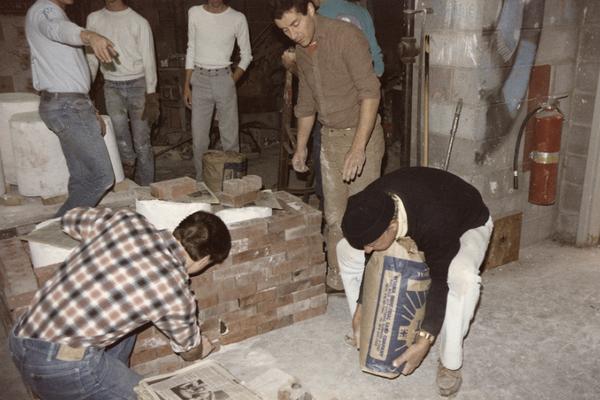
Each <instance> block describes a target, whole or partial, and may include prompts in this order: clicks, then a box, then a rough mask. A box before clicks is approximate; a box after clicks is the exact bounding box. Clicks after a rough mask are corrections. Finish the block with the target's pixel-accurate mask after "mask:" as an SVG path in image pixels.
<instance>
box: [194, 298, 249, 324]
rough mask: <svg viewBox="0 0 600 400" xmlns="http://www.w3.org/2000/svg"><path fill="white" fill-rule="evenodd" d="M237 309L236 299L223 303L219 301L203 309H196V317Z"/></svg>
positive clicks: (212, 315)
mask: <svg viewBox="0 0 600 400" xmlns="http://www.w3.org/2000/svg"><path fill="white" fill-rule="evenodd" d="M237 309H239V305H238V302H237V300H231V301H227V302H224V303H219V304H217V305H216V306H214V307H210V308H207V309H204V310H198V318H200V319H201V320H204V319H207V318H211V317H216V316H219V315H222V314H225V313H228V312H232V311H234V310H237Z"/></svg>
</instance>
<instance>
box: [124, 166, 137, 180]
mask: <svg viewBox="0 0 600 400" xmlns="http://www.w3.org/2000/svg"><path fill="white" fill-rule="evenodd" d="M123 175H125V178H127V179H130V180H134V178H135V162H134V163H127V162H124V163H123Z"/></svg>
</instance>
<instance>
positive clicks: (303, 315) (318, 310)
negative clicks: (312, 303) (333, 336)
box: [293, 304, 327, 322]
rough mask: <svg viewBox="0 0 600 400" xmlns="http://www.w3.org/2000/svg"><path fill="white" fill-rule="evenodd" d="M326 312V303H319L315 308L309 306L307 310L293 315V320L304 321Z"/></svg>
mask: <svg viewBox="0 0 600 400" xmlns="http://www.w3.org/2000/svg"><path fill="white" fill-rule="evenodd" d="M326 312H327V305H326V304H325V305H321V306H318V307H315V308H309V309H308V310H304V311H300V312H298V313H296V314H294V315H293V318H294V322H300V321H304V320H306V319H309V318H314V317H318V316H319V315H323V314H325V313H326Z"/></svg>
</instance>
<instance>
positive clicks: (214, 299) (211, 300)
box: [196, 294, 219, 309]
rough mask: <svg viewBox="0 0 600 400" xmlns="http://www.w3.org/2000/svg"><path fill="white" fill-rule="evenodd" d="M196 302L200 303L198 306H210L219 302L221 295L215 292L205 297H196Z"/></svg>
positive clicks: (201, 307)
mask: <svg viewBox="0 0 600 400" xmlns="http://www.w3.org/2000/svg"><path fill="white" fill-rule="evenodd" d="M196 302H197V303H198V308H200V309H203V308H210V307H214V306H216V305H217V304H219V297H218V296H217V295H216V294H215V295H212V296H209V297H205V298H201V299H199V298H196Z"/></svg>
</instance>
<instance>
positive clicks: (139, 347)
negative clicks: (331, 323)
mask: <svg viewBox="0 0 600 400" xmlns="http://www.w3.org/2000/svg"><path fill="white" fill-rule="evenodd" d="M275 195H276V197H277V199H278V200H279V202H280V203H281V204H282V206H283V210H274V211H273V216H271V217H269V218H265V219H253V220H247V221H243V222H239V223H235V224H232V225H231V226H230V227H229V229H230V232H231V237H232V249H231V252H230V254H229V257H228V258H227V259H226V260H225V261H224V262H223V263H222V264H219V265H215V266H212V267H211V268H209V269H208V270H206V271H204V272H203V273H201V274H200V275H197V276H194V277H192V278H191V287H192V289H193V290H194V292H195V294H196V298H197V301H198V309H199V317H200V320H201V321H202V331H203V334H205V335H207V336H208V337H209V338H210V340H211V341H212V342H213V343H214V344H215V345H216V347H217V348H218V347H220V345H223V344H229V343H235V342H239V341H241V340H244V339H246V338H249V337H252V336H256V335H260V334H262V333H265V332H268V331H271V330H274V329H278V328H281V327H285V326H288V325H291V324H293V323H296V322H299V321H302V320H305V319H308V318H312V317H315V316H318V315H321V314H324V313H325V311H326V308H327V295H326V293H325V271H326V264H325V254H324V252H323V237H322V235H321V233H320V231H321V212H319V211H317V210H315V209H314V208H312V207H310V206H309V205H307V204H305V203H303V202H302V201H301V200H300V199H298V198H297V197H294V196H292V195H290V194H288V193H285V192H277V193H275ZM26 247H27V245H26V243H24V242H21V241H20V240H18V239H15V238H13V239H7V240H3V241H0V260H1V263H0V283H2V286H3V288H4V291H3V296H2V298H1V300H2V304H0V306H1V307H2V309H0V313H2V314H3V315H2V317H3V320H6V322H5V324H10V322H12V321H14V319H15V317H16V316H17V315H18V313H19V312H20V311H22V310H23V307H25V306H26V305H27V304H29V301H30V300H31V298H32V296H33V294H34V293H35V290H36V289H37V287H39V286H40V285H42V284H43V283H44V282H45V281H46V280H48V279H49V278H50V276H52V274H53V273H54V271H55V270H56V268H58V265H51V266H46V267H42V268H35V269H34V268H33V267H32V264H31V261H30V258H29V255H28V253H27V251H26ZM131 364H132V366H133V367H134V369H136V370H137V371H138V372H139V373H142V374H157V373H164V372H169V371H172V370H175V369H177V368H181V367H182V366H184V365H185V362H183V361H182V360H181V359H180V358H179V357H178V356H176V355H174V354H173V352H172V351H171V347H170V345H169V341H168V339H167V338H166V337H165V336H164V335H163V334H162V333H161V332H160V331H158V329H156V328H154V327H153V326H152V325H149V326H146V327H144V328H143V329H140V330H139V332H138V340H137V342H136V346H135V348H134V351H133V354H132V358H131Z"/></svg>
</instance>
